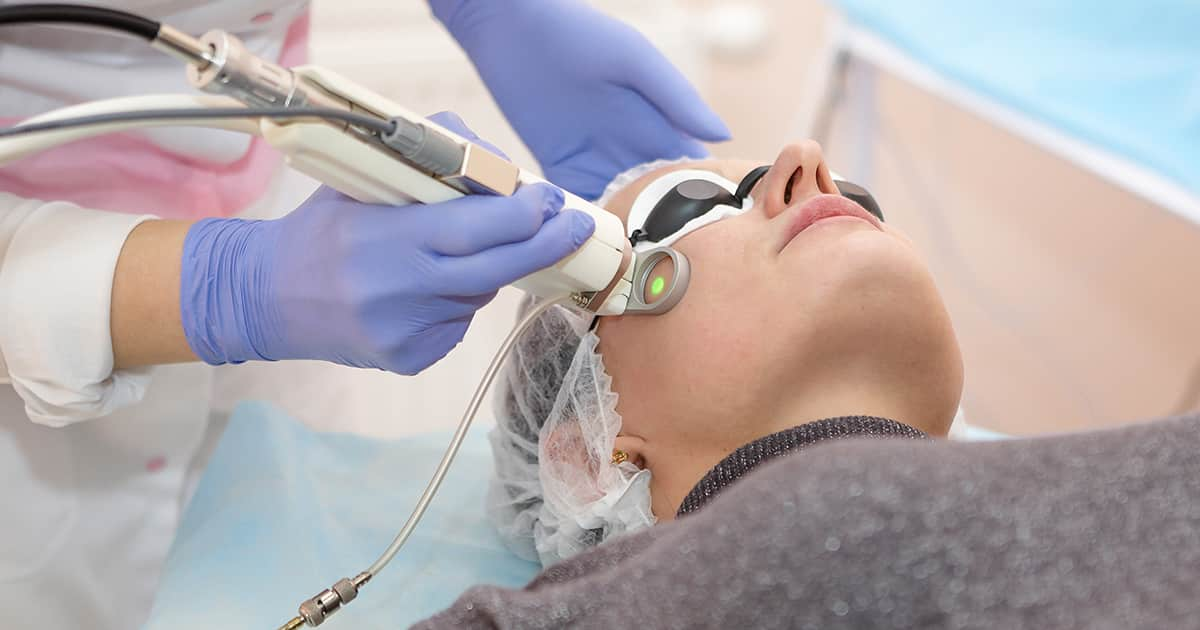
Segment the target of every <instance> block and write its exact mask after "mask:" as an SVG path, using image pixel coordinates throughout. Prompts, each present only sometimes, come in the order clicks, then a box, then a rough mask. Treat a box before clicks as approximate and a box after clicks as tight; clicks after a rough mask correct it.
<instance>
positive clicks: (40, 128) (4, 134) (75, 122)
mask: <svg viewBox="0 0 1200 630" xmlns="http://www.w3.org/2000/svg"><path fill="white" fill-rule="evenodd" d="M197 118H199V119H206V118H207V119H219V118H271V119H286V118H318V119H322V120H336V121H340V122H345V123H349V124H351V125H355V126H358V127H362V128H364V129H367V130H370V131H374V132H377V133H379V134H387V133H390V132H391V131H392V129H393V128H394V127H395V124H394V123H392V122H391V121H387V120H383V119H380V118H375V117H373V116H366V115H364V114H356V113H353V112H347V111H342V110H340V109H320V108H292V107H220V108H212V109H208V108H203V107H195V108H179V109H147V110H142V111H132V112H112V113H108V114H93V115H91V116H78V117H75V118H61V119H58V120H47V121H45V122H39V123H31V124H26V125H16V126H13V127H5V128H0V138H11V137H15V136H24V135H29V134H34V133H44V132H47V131H60V130H63V129H73V128H76V127H90V126H92V125H104V124H110V123H120V122H149V121H155V120H183V119H197Z"/></svg>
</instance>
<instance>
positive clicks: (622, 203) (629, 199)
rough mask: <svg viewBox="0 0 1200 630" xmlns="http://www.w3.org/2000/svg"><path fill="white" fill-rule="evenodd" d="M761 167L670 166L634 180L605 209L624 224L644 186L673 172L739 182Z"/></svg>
mask: <svg viewBox="0 0 1200 630" xmlns="http://www.w3.org/2000/svg"><path fill="white" fill-rule="evenodd" d="M758 166H762V163H761V162H755V161H752V160H703V161H700V162H688V163H686V164H672V165H670V166H664V167H663V168H660V169H657V170H654V171H651V172H649V173H646V174H645V175H643V176H642V177H640V178H638V179H637V180H635V181H634V182H633V183H632V184H630V185H628V186H626V187H625V188H623V189H622V190H620V191H618V192H617V193H616V194H615V195H613V197H612V199H610V200H609V202H608V204H607V205H606V206H605V209H606V210H608V211H609V212H611V213H613V214H615V215H617V216H618V217H621V222H622V223H624V222H625V221H626V219H628V218H629V210H630V208H632V207H633V202H634V200H635V199H637V196H638V195H640V194H641V192H642V191H643V190H645V189H646V186H648V185H650V183H651V182H653V181H654V180H656V179H658V178H659V177H662V176H663V175H666V174H667V173H670V172H673V171H681V170H684V169H695V170H703V171H712V172H714V173H716V174H718V175H720V176H721V177H724V178H725V179H728V180H730V181H733V182H734V183H737V182H740V181H741V180H742V178H743V177H745V176H746V174H747V173H749V172H750V171H751V170H753V169H754V168H756V167H758Z"/></svg>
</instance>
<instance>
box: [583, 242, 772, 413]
mask: <svg viewBox="0 0 1200 630" xmlns="http://www.w3.org/2000/svg"><path fill="white" fill-rule="evenodd" d="M723 227H725V226H718V225H714V226H711V227H709V228H705V229H704V230H700V231H698V232H696V233H694V234H691V235H688V237H686V238H685V239H683V240H681V241H680V243H679V246H678V249H679V251H681V252H683V253H684V254H685V255H686V256H687V257H688V259H689V261H690V262H691V266H692V277H691V281H690V283H689V285H688V290H687V293H686V294H685V295H684V298H683V300H682V301H681V302H680V303H679V304H678V305H677V306H676V307H675V308H673V309H672V310H671V311H670V312H668V313H666V314H664V315H657V316H625V317H620V318H612V319H606V320H604V321H602V322H601V326H600V339H601V346H600V348H601V352H602V353H603V356H604V361H605V367H606V368H607V369H608V372H609V374H610V375H611V376H612V377H613V387H614V389H615V390H616V391H617V393H618V394H619V395H620V400H619V409H620V411H621V413H622V415H623V416H624V417H625V418H626V419H628V420H630V421H632V422H636V418H638V417H645V416H651V417H659V416H661V415H663V414H679V413H686V414H689V415H693V416H694V415H697V414H702V413H704V410H705V409H712V408H713V407H714V403H715V402H716V401H721V402H722V403H723V405H722V406H723V407H724V408H726V409H728V408H729V406H730V405H729V404H730V403H732V402H733V401H732V399H731V397H733V396H741V395H747V394H746V390H747V381H749V380H752V379H746V378H743V377H742V376H739V375H744V374H748V373H754V372H756V371H757V370H758V369H759V368H758V367H756V363H762V362H763V361H765V360H768V359H769V353H768V352H767V351H766V349H767V346H766V343H765V339H766V338H767V337H768V336H767V335H766V334H765V333H764V332H763V331H762V330H761V326H762V321H763V317H762V315H763V309H764V308H767V307H768V305H767V304H766V303H765V299H766V297H767V296H766V290H765V288H766V287H767V286H768V284H767V283H765V282H763V281H762V280H763V279H765V278H766V277H767V273H766V272H767V271H768V270H767V269H766V268H765V267H766V264H765V263H766V259H765V258H764V257H763V256H761V255H758V256H756V255H755V254H754V252H755V251H756V250H754V249H753V247H755V246H756V242H755V241H748V239H746V238H744V236H745V235H739V234H736V230H734V229H732V228H731V229H725V230H719V229H717V228H723Z"/></svg>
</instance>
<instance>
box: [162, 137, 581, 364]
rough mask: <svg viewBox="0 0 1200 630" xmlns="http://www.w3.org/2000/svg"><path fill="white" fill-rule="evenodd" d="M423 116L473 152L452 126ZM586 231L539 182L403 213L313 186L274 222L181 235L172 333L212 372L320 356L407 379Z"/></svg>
mask: <svg viewBox="0 0 1200 630" xmlns="http://www.w3.org/2000/svg"><path fill="white" fill-rule="evenodd" d="M433 120H434V121H435V122H437V123H439V124H441V125H443V126H446V127H447V128H449V129H451V130H453V131H454V132H455V133H458V134H459V135H462V136H464V137H466V138H468V139H470V140H472V141H474V142H481V141H480V140H479V138H478V137H477V136H475V134H474V133H472V132H471V131H470V130H469V129H467V128H466V127H465V126H464V125H463V124H462V121H461V120H460V119H458V118H457V117H456V116H453V115H439V116H435V117H434V118H433ZM485 144H486V143H485ZM497 152H498V151H497ZM593 228H594V223H593V221H592V218H591V217H589V216H588V215H587V214H585V213H582V212H578V211H574V210H563V195H562V191H561V190H559V189H557V188H555V187H553V186H549V185H537V186H524V187H522V188H521V189H520V190H518V191H517V192H516V194H514V195H513V196H511V197H493V196H488V195H471V196H468V197H463V198H460V199H455V200H453V201H448V202H444V203H439V204H432V205H412V206H403V207H393V206H376V205H370V204H363V203H359V202H357V201H354V200H353V199H350V198H348V197H346V196H344V195H342V194H341V193H338V192H337V191H334V190H332V189H329V188H324V187H323V188H321V189H319V190H317V192H316V193H314V194H313V195H312V197H310V198H309V199H308V200H307V201H306V202H304V203H303V204H302V205H301V206H300V207H299V208H297V209H296V210H294V211H293V212H291V213H290V214H288V215H286V216H284V217H282V218H279V219H275V220H269V221H246V220H240V219H207V220H204V221H200V222H198V223H197V224H195V225H194V226H193V227H192V228H191V229H190V230H189V232H188V235H187V238H186V240H185V242H184V252H183V267H182V274H181V285H180V313H181V316H182V320H183V328H184V332H185V335H186V337H187V341H188V344H189V345H190V346H191V348H192V350H193V351H194V352H195V353H196V354H197V355H198V356H199V357H200V358H201V359H203V360H204V361H206V362H208V363H212V364H221V363H240V362H243V361H248V360H282V359H318V360H325V361H331V362H334V363H341V364H343V365H350V366H356V367H371V368H378V369H382V370H388V371H391V372H398V373H401V374H416V373H417V372H420V371H421V370H423V369H425V368H426V367H428V366H429V365H431V364H433V363H434V362H436V361H438V360H439V359H441V358H442V357H443V356H445V355H446V353H447V352H449V351H450V350H451V349H452V348H454V346H455V345H457V344H458V342H459V341H461V340H462V338H463V335H464V334H465V333H466V330H467V327H468V325H469V324H470V322H471V318H472V316H473V315H474V313H475V311H476V310H477V309H479V308H481V307H482V306H483V305H485V304H487V303H488V302H489V301H491V299H492V298H493V297H494V296H495V295H496V291H497V290H499V289H500V288H501V287H503V286H505V285H507V284H509V283H511V282H513V281H515V280H517V279H518V278H521V277H523V276H525V275H528V274H530V273H533V272H534V271H537V270H539V269H542V268H545V267H548V266H550V265H553V264H554V263H555V262H557V261H559V260H560V259H562V258H563V257H565V256H567V255H568V254H570V253H571V252H572V251H574V250H575V249H576V248H578V247H579V246H580V245H581V244H582V243H583V242H584V241H586V240H587V238H588V237H589V236H590V235H591V233H592V230H593Z"/></svg>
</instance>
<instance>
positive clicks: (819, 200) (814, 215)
mask: <svg viewBox="0 0 1200 630" xmlns="http://www.w3.org/2000/svg"><path fill="white" fill-rule="evenodd" d="M835 217H850V218H853V219H860V220H862V221H866V222H867V223H870V224H871V226H872V227H874V228H875V229H877V230H879V231H881V232H882V231H883V225H881V224H880V221H879V218H878V217H876V216H875V215H873V214H871V213H870V212H867V210H866V208H863V207H862V206H860V205H858V204H857V203H855V202H854V201H852V200H850V199H847V198H846V197H843V196H841V195H829V194H825V195H817V196H816V197H813V198H811V199H809V200H807V201H805V202H804V203H803V204H801V205H800V207H799V208H797V209H796V210H795V211H794V214H793V216H792V220H791V223H789V224H788V227H787V230H786V231H785V232H784V235H783V236H784V238H783V245H782V247H781V248H780V249H781V250H782V248H783V247H787V245H788V243H791V242H792V239H794V238H796V236H798V235H799V234H800V233H801V232H803V231H804V230H807V229H808V228H810V227H812V226H813V225H814V224H816V223H818V222H820V221H824V220H825V219H832V218H835Z"/></svg>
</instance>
